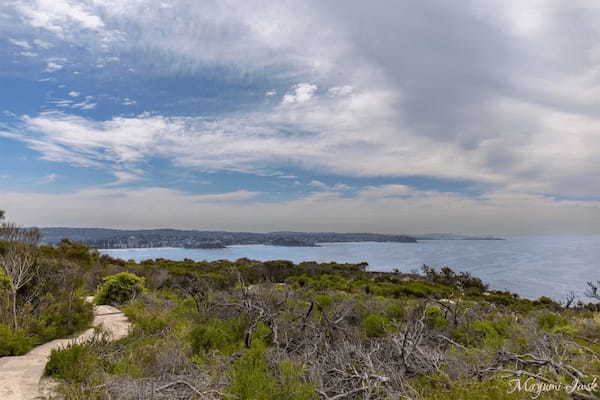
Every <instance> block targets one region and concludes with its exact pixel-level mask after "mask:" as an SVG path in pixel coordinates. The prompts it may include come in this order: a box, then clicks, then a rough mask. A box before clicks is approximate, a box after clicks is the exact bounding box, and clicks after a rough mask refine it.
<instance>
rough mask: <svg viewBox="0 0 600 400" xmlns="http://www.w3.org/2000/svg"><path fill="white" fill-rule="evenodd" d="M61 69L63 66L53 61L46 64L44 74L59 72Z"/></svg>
mask: <svg viewBox="0 0 600 400" xmlns="http://www.w3.org/2000/svg"><path fill="white" fill-rule="evenodd" d="M61 69H63V66H62V65H61V64H58V63H56V62H54V61H48V63H47V64H46V72H50V73H52V72H56V71H60V70H61Z"/></svg>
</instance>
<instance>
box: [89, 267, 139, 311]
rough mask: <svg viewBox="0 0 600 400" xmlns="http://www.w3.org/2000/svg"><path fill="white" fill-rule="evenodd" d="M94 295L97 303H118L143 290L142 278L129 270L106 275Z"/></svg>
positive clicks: (133, 296)
mask: <svg viewBox="0 0 600 400" xmlns="http://www.w3.org/2000/svg"><path fill="white" fill-rule="evenodd" d="M103 281H104V283H103V284H102V286H101V287H100V290H99V291H98V294H97V295H96V299H95V301H96V303H97V304H112V305H120V304H123V303H126V302H128V301H131V300H133V299H134V298H135V297H136V296H138V295H139V294H141V293H142V292H144V290H145V288H144V281H145V279H144V278H141V277H139V276H137V275H135V274H132V273H130V272H119V273H118V274H116V275H111V276H107V277H106V278H104V279H103Z"/></svg>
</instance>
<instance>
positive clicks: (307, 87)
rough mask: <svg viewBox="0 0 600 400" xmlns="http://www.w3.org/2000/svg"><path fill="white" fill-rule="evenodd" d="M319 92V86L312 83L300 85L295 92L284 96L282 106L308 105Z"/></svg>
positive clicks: (295, 87)
mask: <svg viewBox="0 0 600 400" xmlns="http://www.w3.org/2000/svg"><path fill="white" fill-rule="evenodd" d="M316 91H317V85H313V84H311V83H299V84H297V85H296V86H294V88H293V92H291V93H287V94H286V95H284V96H283V100H282V101H281V102H282V104H294V103H300V104H301V103H306V102H307V101H309V100H310V99H312V98H313V97H314V95H315V92H316Z"/></svg>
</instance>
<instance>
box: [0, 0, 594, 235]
mask: <svg viewBox="0 0 600 400" xmlns="http://www.w3.org/2000/svg"><path fill="white" fill-rule="evenodd" d="M0 60H1V62H0V209H4V210H6V212H7V217H8V218H9V219H11V220H14V221H16V222H19V223H21V224H23V225H27V226H33V225H36V226H73V227H94V226H97V227H114V228H159V227H171V228H185V229H207V230H208V229H211V230H212V229H223V230H246V231H273V230H298V231H339V232H350V231H353V232H383V233H409V232H412V233H418V232H464V233H486V234H513V233H514V234H520V233H523V234H525V233H600V182H599V180H600V179H599V176H600V5H598V3H597V1H595V0H585V1H584V0H572V1H569V2H565V1H562V0H518V1H517V0H502V1H501V0H486V1H481V0H478V1H469V0H464V1H456V2H449V1H442V0H438V1H433V0H403V1H392V0H380V1H376V2H365V1H358V0H327V1H322V0H304V1H288V0H279V1H260V0H245V1H230V0H205V1H202V2H199V1H197V0H3V1H2V2H1V4H0Z"/></svg>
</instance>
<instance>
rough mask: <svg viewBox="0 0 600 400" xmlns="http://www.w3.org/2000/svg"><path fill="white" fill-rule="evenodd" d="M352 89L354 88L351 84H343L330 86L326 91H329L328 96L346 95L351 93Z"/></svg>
mask: <svg viewBox="0 0 600 400" xmlns="http://www.w3.org/2000/svg"><path fill="white" fill-rule="evenodd" d="M353 90H354V88H353V87H352V86H350V85H344V86H334V87H332V88H330V89H329V90H328V91H327V92H328V93H329V95H330V96H332V97H336V96H347V95H349V94H351V93H352V91H353Z"/></svg>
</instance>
